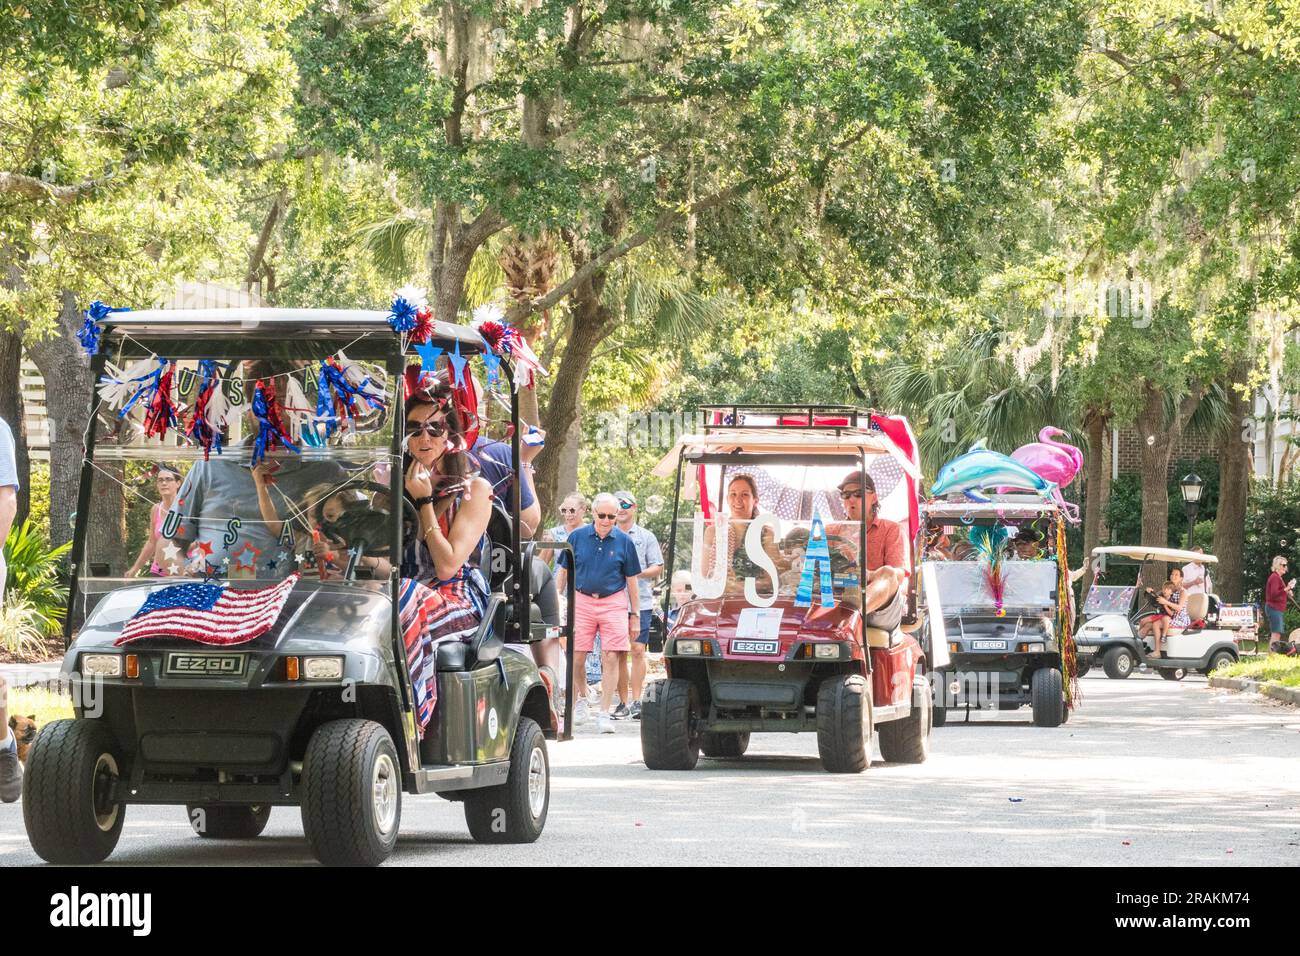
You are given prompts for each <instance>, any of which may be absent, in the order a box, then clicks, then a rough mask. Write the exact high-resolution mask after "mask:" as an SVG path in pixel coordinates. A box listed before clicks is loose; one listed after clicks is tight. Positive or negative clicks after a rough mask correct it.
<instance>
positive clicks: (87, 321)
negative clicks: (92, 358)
mask: <svg viewBox="0 0 1300 956" xmlns="http://www.w3.org/2000/svg"><path fill="white" fill-rule="evenodd" d="M130 311H131V310H130V309H126V308H118V309H114V308H112V307H110V306H107V305H105V304H104V303H102V302H100V301H99V300H98V299H96V300H95V301H94V302H92V303H90V306H89V307H88V308H87V309H86V311H84V312H83V313H81V315H82V321H81V328H80V329H79V330H78V332H77V341H78V342H80V343H81V347H82V348H83V349H85V351H86V354H87V355H94V354H95V353H96V352H98V351H99V339H100V336H102V335H103V334H104V330H103V328H101V327H100V325H99V323H100V322H103V321H104V319H106V318H108V316H109V315H110V314H112V313H113V312H130Z"/></svg>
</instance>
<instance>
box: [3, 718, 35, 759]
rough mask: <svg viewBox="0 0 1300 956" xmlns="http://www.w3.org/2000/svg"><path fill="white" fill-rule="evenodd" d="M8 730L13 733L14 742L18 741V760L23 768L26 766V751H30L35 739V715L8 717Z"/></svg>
mask: <svg viewBox="0 0 1300 956" xmlns="http://www.w3.org/2000/svg"><path fill="white" fill-rule="evenodd" d="M9 729H10V730H12V731H13V734H14V740H16V741H18V760H19V762H20V763H21V764H22V765H23V766H24V767H25V766H27V751H28V750H29V749H31V746H32V741H33V740H35V739H36V730H37V728H36V715H35V714H28V715H27V716H26V717H10V718H9Z"/></svg>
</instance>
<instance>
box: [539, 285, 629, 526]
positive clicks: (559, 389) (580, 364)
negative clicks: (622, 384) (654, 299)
mask: <svg viewBox="0 0 1300 956" xmlns="http://www.w3.org/2000/svg"><path fill="white" fill-rule="evenodd" d="M605 276H606V273H605V272H604V271H603V270H602V271H600V272H597V273H596V274H595V275H594V276H593V277H591V278H590V279H589V280H588V281H586V282H583V283H582V284H581V285H579V286H578V287H577V288H575V289H574V290H573V294H572V296H571V297H570V299H569V305H570V308H571V310H572V313H571V315H572V323H571V325H570V329H569V340H568V341H567V342H566V343H565V346H564V354H563V357H562V358H561V359H560V370H559V373H558V374H557V375H556V376H555V382H554V384H553V385H552V386H551V398H550V401H549V402H547V404H546V413H545V415H543V416H542V424H543V426H544V427H545V428H546V435H547V441H546V448H545V449H544V450H543V451H542V453H541V454H540V455H538V456H537V472H536V480H537V497H538V498H539V499H540V501H541V504H542V513H543V514H547V513H549V512H550V510H551V508H552V507H553V506H554V504H555V503H556V502H558V501H559V495H560V489H561V481H560V470H561V463H562V462H563V461H564V460H565V457H566V454H567V452H568V449H569V444H570V442H572V441H576V440H577V438H578V432H577V430H576V429H575V428H574V427H573V426H574V423H575V422H577V421H578V408H579V404H580V402H581V399H582V383H583V381H584V380H585V379H586V377H587V370H588V369H589V368H590V367H591V360H592V357H593V356H594V355H595V354H596V349H597V347H598V346H599V345H600V343H601V342H603V341H604V340H605V338H606V337H608V336H609V334H610V333H611V332H612V331H613V329H614V325H613V322H612V321H611V317H610V315H609V310H608V309H607V308H605V306H603V305H602V304H601V293H602V292H603V291H604V286H605ZM576 471H577V467H576V459H575V466H574V472H575V475H576Z"/></svg>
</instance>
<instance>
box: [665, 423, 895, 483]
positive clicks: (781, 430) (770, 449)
mask: <svg viewBox="0 0 1300 956" xmlns="http://www.w3.org/2000/svg"><path fill="white" fill-rule="evenodd" d="M684 454H686V455H696V454H704V455H717V454H725V455H736V456H737V458H742V457H743V456H745V455H772V454H776V455H780V454H790V455H794V454H798V455H828V456H829V455H846V454H848V455H854V456H856V455H859V454H864V455H889V456H891V457H892V458H893V459H894V460H895V461H896V462H897V463H898V466H899V468H901V469H902V470H903V473H904V474H906V475H910V476H911V477H912V478H914V479H916V480H918V481H919V480H920V477H921V474H920V472H919V471H918V470H917V468H916V466H915V465H913V464H912V463H911V462H910V461H908V459H907V456H906V455H904V454H903V452H902V451H901V450H900V449H899V447H898V446H897V445H895V444H894V443H893V442H892V441H891V440H890V439H889V438H887V437H886V436H885V435H884V434H883V433H881V432H876V431H868V430H867V429H865V428H863V429H857V428H848V429H840V430H836V431H815V430H812V429H809V428H798V427H781V426H778V427H774V428H759V427H741V428H712V427H711V428H710V429H709V432H708V434H706V435H683V436H682V437H681V438H679V439H678V440H677V444H676V445H675V446H673V448H672V450H671V451H669V452H668V454H666V455H664V457H663V458H661V459H660V460H659V464H657V465H655V467H654V470H653V471H652V472H651V474H653V475H656V476H658V477H660V478H671V477H672V475H673V473H674V472H675V471H676V470H677V461H678V459H679V458H680V457H681V456H682V455H684Z"/></svg>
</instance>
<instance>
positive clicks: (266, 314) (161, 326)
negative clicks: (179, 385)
mask: <svg viewBox="0 0 1300 956" xmlns="http://www.w3.org/2000/svg"><path fill="white" fill-rule="evenodd" d="M102 324H103V326H104V328H105V331H106V334H109V335H112V334H113V333H119V334H122V335H130V336H139V337H145V336H150V337H167V336H176V335H182V336H185V337H186V338H190V337H194V336H199V337H207V336H212V337H220V338H228V337H230V336H253V337H257V338H271V339H286V338H299V337H306V338H329V337H343V336H357V337H361V336H367V335H371V334H374V335H388V336H393V335H394V334H395V333H394V332H393V330H392V329H391V328H390V327H389V325H388V313H387V312H381V311H379V310H377V309H280V308H235V309H142V310H140V311H138V312H136V311H131V312H115V313H112V314H111V315H109V316H107V317H105V318H104V320H103V323H102ZM433 339H434V341H443V342H451V343H456V342H459V343H460V348H461V351H462V352H481V351H483V349H484V347H485V344H484V342H483V337H482V336H480V335H479V334H478V332H476V331H474V330H473V329H471V328H469V327H468V326H464V325H452V324H451V323H449V322H435V323H434V331H433Z"/></svg>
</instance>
